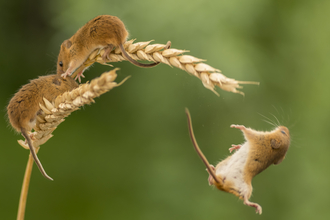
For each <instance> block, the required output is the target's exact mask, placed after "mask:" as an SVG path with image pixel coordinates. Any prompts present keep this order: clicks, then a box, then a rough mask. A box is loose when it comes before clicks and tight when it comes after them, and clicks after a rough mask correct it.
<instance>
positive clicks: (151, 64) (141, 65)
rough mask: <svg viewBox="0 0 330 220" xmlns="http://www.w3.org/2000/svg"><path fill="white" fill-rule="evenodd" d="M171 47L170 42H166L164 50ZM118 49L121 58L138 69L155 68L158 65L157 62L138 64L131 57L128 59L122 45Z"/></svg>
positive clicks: (128, 56)
mask: <svg viewBox="0 0 330 220" xmlns="http://www.w3.org/2000/svg"><path fill="white" fill-rule="evenodd" d="M170 47H171V41H168V42H167V44H166V46H165V48H164V49H169V48H170ZM119 48H120V50H121V52H122V54H123V56H124V57H125V58H126V59H127V60H128V61H129V62H131V63H132V64H134V65H135V66H139V67H143V68H149V67H154V66H157V65H158V64H160V63H159V62H155V63H147V64H145V63H139V62H137V61H136V60H134V59H133V58H132V57H130V55H128V54H127V52H126V50H125V49H124V46H123V44H120V45H119Z"/></svg>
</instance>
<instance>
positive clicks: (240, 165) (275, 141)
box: [186, 109, 290, 214]
mask: <svg viewBox="0 0 330 220" xmlns="http://www.w3.org/2000/svg"><path fill="white" fill-rule="evenodd" d="M186 114H187V118H188V127H189V133H190V137H191V140H192V143H193V145H194V147H195V150H196V151H197V153H198V155H199V156H200V157H201V159H202V160H203V162H204V164H205V165H206V167H207V171H208V173H209V178H208V182H209V185H215V186H216V187H217V188H218V189H219V190H222V191H225V192H229V193H232V194H234V195H235V196H237V197H239V198H240V199H242V200H243V201H244V204H245V205H248V206H251V207H254V208H255V209H256V212H257V213H259V214H261V213H262V208H261V206H260V205H259V204H257V203H253V202H250V201H249V199H250V197H251V194H252V185H251V182H252V178H253V177H254V176H256V175H257V174H258V173H260V172H262V171H263V170H265V169H266V168H267V167H269V166H270V165H271V164H279V163H281V162H282V160H283V159H284V157H285V154H286V152H287V150H288V148H289V145H290V134H289V129H288V128H286V127H284V126H278V127H277V128H275V129H274V130H273V131H270V132H262V131H255V130H253V129H251V128H246V127H245V126H243V125H231V126H230V127H231V128H237V129H240V130H241V131H242V132H243V135H244V138H245V140H246V142H245V143H243V144H240V145H232V147H231V148H230V149H229V150H230V152H231V151H232V150H236V152H235V153H233V154H232V155H231V156H228V157H227V158H226V159H224V160H222V161H221V162H219V163H218V164H217V165H216V167H214V166H213V165H210V164H209V162H208V161H207V159H206V158H205V156H204V155H203V153H202V152H201V150H200V149H199V147H198V144H197V141H196V139H195V135H194V132H193V128H192V122H191V116H190V113H189V110H188V109H186Z"/></svg>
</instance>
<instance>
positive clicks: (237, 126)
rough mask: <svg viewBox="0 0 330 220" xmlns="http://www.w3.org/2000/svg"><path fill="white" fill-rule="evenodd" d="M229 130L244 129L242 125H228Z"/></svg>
mask: <svg viewBox="0 0 330 220" xmlns="http://www.w3.org/2000/svg"><path fill="white" fill-rule="evenodd" d="M230 127H231V128H237V129H240V130H245V129H246V127H245V126H244V125H234V124H232V125H230Z"/></svg>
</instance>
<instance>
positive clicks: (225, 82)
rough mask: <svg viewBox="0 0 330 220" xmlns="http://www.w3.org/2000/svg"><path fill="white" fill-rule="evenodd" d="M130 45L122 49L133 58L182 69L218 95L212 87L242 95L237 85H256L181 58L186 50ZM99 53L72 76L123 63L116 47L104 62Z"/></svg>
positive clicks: (143, 43)
mask: <svg viewBox="0 0 330 220" xmlns="http://www.w3.org/2000/svg"><path fill="white" fill-rule="evenodd" d="M133 42H134V40H130V41H127V42H126V43H125V44H124V48H125V50H126V51H127V53H128V54H129V55H130V56H131V57H132V58H133V59H135V60H146V61H152V62H160V63H164V64H167V65H169V66H174V67H177V68H179V69H182V70H184V71H186V72H188V73H189V74H191V75H193V76H196V77H197V78H199V79H200V80H201V81H202V83H203V85H204V87H205V88H207V89H210V90H211V91H212V92H214V93H215V94H216V95H218V96H219V94H218V93H217V92H216V91H215V90H214V88H215V86H218V87H220V88H221V89H222V90H225V91H228V92H233V93H239V94H241V95H244V93H243V92H242V91H239V90H237V89H241V88H243V87H242V86H240V84H255V85H259V83H258V82H250V81H237V80H235V79H231V78H228V77H226V76H225V75H223V74H222V73H221V71H220V70H219V69H215V68H213V67H211V66H209V65H207V64H205V63H203V61H205V60H203V59H199V58H196V57H193V56H190V55H182V54H183V53H185V52H189V51H187V50H179V49H173V48H171V49H165V47H166V45H165V44H150V42H151V41H147V42H138V43H133ZM103 54H104V49H97V50H95V51H94V52H92V53H91V54H90V56H89V58H88V59H87V60H86V61H85V63H84V64H83V65H82V66H81V67H80V68H79V69H78V70H77V71H76V72H75V73H77V72H80V71H81V70H83V69H84V68H86V67H88V66H90V65H92V64H93V63H95V62H98V63H100V64H103V65H108V64H107V62H120V61H123V60H126V59H125V58H124V57H123V56H122V54H121V51H120V49H119V48H116V49H115V50H113V51H111V53H110V56H109V59H108V60H106V62H105V61H104V60H103V58H102V55H103ZM75 75H76V74H74V75H73V77H74V76H75Z"/></svg>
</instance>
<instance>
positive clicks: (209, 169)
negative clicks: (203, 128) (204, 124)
mask: <svg viewBox="0 0 330 220" xmlns="http://www.w3.org/2000/svg"><path fill="white" fill-rule="evenodd" d="M186 114H187V120H188V128H189V134H190V138H191V141H192V143H193V145H194V148H195V150H196V151H197V154H198V155H199V157H200V158H201V159H202V161H203V163H204V164H205V166H206V168H207V170H208V171H209V173H210V174H211V175H212V177H213V179H214V180H215V181H216V182H217V183H220V180H219V179H218V178H217V176H216V175H215V173H214V171H213V169H212V168H211V166H210V163H209V161H208V160H207V159H206V157H205V156H204V154H203V152H202V151H201V149H200V148H199V146H198V144H197V141H196V138H195V135H194V130H193V127H192V122H191V116H190V113H189V110H188V109H187V108H186Z"/></svg>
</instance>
